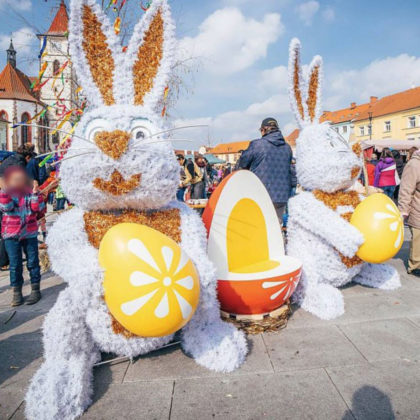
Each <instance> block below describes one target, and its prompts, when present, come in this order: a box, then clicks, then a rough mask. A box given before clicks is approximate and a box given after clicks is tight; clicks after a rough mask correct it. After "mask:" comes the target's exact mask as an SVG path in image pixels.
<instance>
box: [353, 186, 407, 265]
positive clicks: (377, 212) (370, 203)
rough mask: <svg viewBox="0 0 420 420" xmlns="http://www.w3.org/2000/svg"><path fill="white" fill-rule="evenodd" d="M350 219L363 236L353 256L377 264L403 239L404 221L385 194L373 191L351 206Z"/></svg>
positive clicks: (391, 253) (398, 246)
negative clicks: (357, 203) (352, 208)
mask: <svg viewBox="0 0 420 420" xmlns="http://www.w3.org/2000/svg"><path fill="white" fill-rule="evenodd" d="M350 223H351V224H352V225H353V226H355V227H356V228H357V229H359V231H360V232H361V233H362V234H363V236H364V237H365V242H364V243H363V245H362V246H361V247H360V248H359V251H358V252H357V256H358V257H359V258H360V259H362V260H363V261H366V262H369V263H374V264H379V263H383V262H385V261H387V260H389V259H390V258H393V257H394V256H395V255H396V254H397V253H398V252H399V250H400V249H401V247H402V244H403V242H404V223H403V219H402V217H401V214H400V212H399V210H398V208H397V206H396V205H395V204H394V202H393V201H392V200H391V199H390V198H389V197H388V196H386V195H385V194H373V195H371V196H369V197H367V198H366V199H365V200H363V201H362V202H361V203H360V204H359V205H358V206H357V207H356V209H355V211H354V213H353V215H352V218H351V220H350Z"/></svg>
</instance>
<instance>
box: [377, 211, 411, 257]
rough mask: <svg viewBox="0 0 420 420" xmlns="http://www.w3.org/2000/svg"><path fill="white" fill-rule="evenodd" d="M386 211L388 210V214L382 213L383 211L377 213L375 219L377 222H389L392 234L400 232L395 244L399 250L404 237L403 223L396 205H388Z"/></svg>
mask: <svg viewBox="0 0 420 420" xmlns="http://www.w3.org/2000/svg"><path fill="white" fill-rule="evenodd" d="M386 209H387V210H388V211H387V212H382V211H377V212H375V213H374V215H373V217H374V219H376V220H388V221H389V230H390V231H391V232H398V236H397V239H396V240H395V242H394V247H395V248H396V249H398V248H399V246H400V245H401V241H402V239H403V237H404V225H403V221H402V218H401V215H400V213H399V211H398V209H397V208H396V207H395V205H392V204H387V205H386Z"/></svg>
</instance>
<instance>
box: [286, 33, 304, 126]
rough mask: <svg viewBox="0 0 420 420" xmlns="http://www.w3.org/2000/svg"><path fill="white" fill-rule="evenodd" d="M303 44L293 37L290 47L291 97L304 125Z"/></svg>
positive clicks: (294, 108) (296, 114)
mask: <svg viewBox="0 0 420 420" xmlns="http://www.w3.org/2000/svg"><path fill="white" fill-rule="evenodd" d="M300 50H301V44H300V41H299V40H298V39H297V38H293V39H292V41H291V42H290V47H289V99H290V104H291V106H292V110H293V112H294V114H295V117H296V121H297V123H298V125H299V126H302V125H303V123H304V120H305V110H304V107H303V99H302V98H303V96H302V87H303V86H302V85H303V83H302V80H303V79H302V68H301V65H300Z"/></svg>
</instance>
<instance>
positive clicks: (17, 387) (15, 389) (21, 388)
mask: <svg viewBox="0 0 420 420" xmlns="http://www.w3.org/2000/svg"><path fill="white" fill-rule="evenodd" d="M26 386H27V384H26V381H19V382H16V383H14V384H13V385H10V386H2V387H0V419H9V418H10V417H11V416H12V414H13V413H15V411H16V410H17V409H18V407H19V406H20V405H21V404H22V401H23V398H24V396H25V390H26Z"/></svg>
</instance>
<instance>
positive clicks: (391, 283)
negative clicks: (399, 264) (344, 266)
mask: <svg viewBox="0 0 420 420" xmlns="http://www.w3.org/2000/svg"><path fill="white" fill-rule="evenodd" d="M354 281H355V282H356V283H359V284H361V285H363V286H367V287H374V288H375V289H382V290H395V289H398V288H400V287H401V281H400V275H399V274H398V271H397V269H396V268H395V267H393V266H392V265H389V264H365V265H364V266H363V269H362V271H361V272H360V273H359V274H358V275H357V276H356V277H355V278H354Z"/></svg>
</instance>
